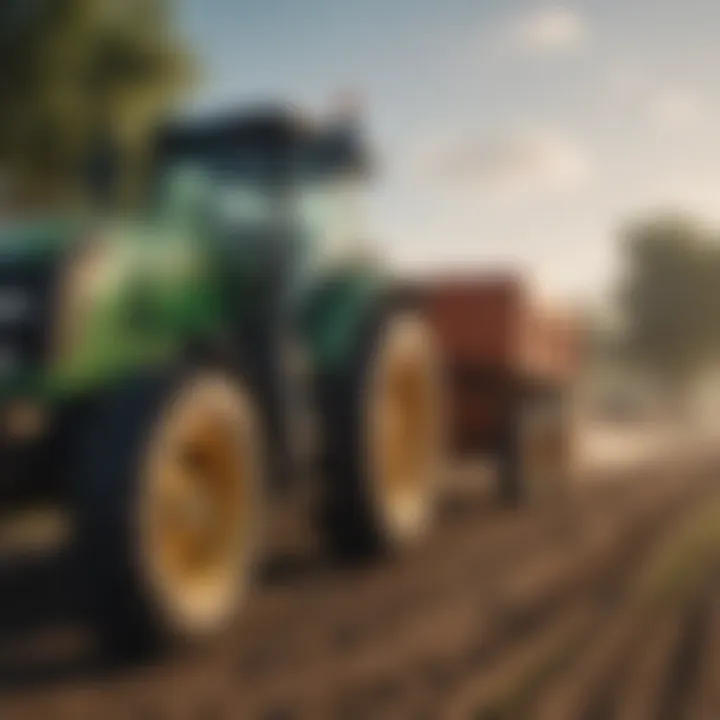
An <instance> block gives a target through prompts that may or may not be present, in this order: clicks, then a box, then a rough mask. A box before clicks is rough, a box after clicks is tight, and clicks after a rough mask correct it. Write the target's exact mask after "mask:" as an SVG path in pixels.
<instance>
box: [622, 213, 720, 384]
mask: <svg viewBox="0 0 720 720" xmlns="http://www.w3.org/2000/svg"><path fill="white" fill-rule="evenodd" d="M623 250H624V269H625V275H624V279H623V282H622V285H621V289H620V308H621V317H622V318H623V320H624V329H623V336H622V346H623V350H624V351H625V353H626V355H627V357H629V358H630V359H631V360H632V361H633V362H634V363H636V364H637V365H639V366H640V367H642V368H643V369H645V370H647V371H650V372H651V373H653V374H654V375H655V376H656V377H657V378H658V379H660V380H662V381H663V382H666V383H671V384H674V385H676V386H677V385H678V384H683V383H685V382H687V381H689V380H691V379H692V378H693V377H694V376H695V375H696V374H697V373H699V372H701V371H703V370H704V369H706V368H707V367H708V366H710V365H714V364H716V363H717V362H718V360H720V245H719V244H718V243H717V242H716V239H715V238H714V237H713V235H712V234H711V233H710V232H709V231H708V230H706V229H705V228H703V227H702V226H701V225H699V224H698V223H696V222H694V221H692V220H691V219H689V218H685V217H682V216H679V215H661V216H658V217H655V218H650V219H646V220H643V221H640V222H636V223H633V224H632V225H631V226H630V227H629V228H628V229H627V231H626V232H625V233H624V236H623Z"/></svg>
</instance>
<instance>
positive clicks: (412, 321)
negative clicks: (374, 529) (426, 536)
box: [368, 314, 443, 539]
mask: <svg viewBox="0 0 720 720" xmlns="http://www.w3.org/2000/svg"><path fill="white" fill-rule="evenodd" d="M369 407H370V412H369V416H368V423H369V438H370V447H369V462H370V467H371V480H372V485H373V492H374V495H375V498H376V500H377V502H378V505H379V506H380V509H381V511H382V513H383V515H384V519H385V521H386V525H387V527H388V530H389V531H390V532H391V533H392V534H394V535H395V536H397V537H398V538H400V539H406V538H409V537H411V536H414V535H417V534H418V533H419V532H420V531H421V530H422V529H424V526H425V525H426V522H427V520H428V515H429V511H430V509H431V505H432V499H433V495H434V486H435V483H436V480H437V476H438V473H439V472H440V467H439V460H440V458H441V455H442V445H443V442H442V440H443V433H442V425H443V423H442V415H443V413H442V405H441V388H440V374H439V367H438V362H437V354H436V350H435V346H434V342H433V338H432V335H431V333H430V332H429V329H428V328H427V326H426V325H425V323H424V322H423V321H422V319H421V318H419V317H417V316H415V315H410V314H407V315H399V316H398V317H397V318H395V319H393V320H392V321H391V323H390V324H389V325H388V327H387V330H386V333H385V336H384V338H383V342H382V343H381V345H380V352H379V355H378V357H377V358H376V366H375V372H374V376H373V378H372V383H371V389H370V397H369Z"/></svg>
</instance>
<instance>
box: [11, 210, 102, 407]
mask: <svg viewBox="0 0 720 720" xmlns="http://www.w3.org/2000/svg"><path fill="white" fill-rule="evenodd" d="M87 231H88V226H87V223H80V222H75V221H72V222H71V221H55V222H53V221H47V220H46V221H33V222H24V223H13V224H6V225H4V226H2V225H0V396H2V395H5V394H6V393H7V391H8V389H10V390H12V389H13V388H15V389H18V390H20V389H21V385H22V384H23V382H24V379H25V378H28V377H30V376H31V375H34V374H35V373H37V372H38V371H39V370H40V369H41V368H42V366H43V364H44V361H45V359H46V357H47V352H48V342H49V339H50V332H49V331H50V328H49V327H48V326H49V324H51V323H52V317H53V312H52V305H53V288H54V286H55V283H56V278H57V274H58V271H59V268H60V264H61V258H62V257H63V256H64V255H65V253H66V251H67V250H68V249H69V247H70V246H71V245H72V244H73V243H74V242H76V241H77V240H78V239H79V238H81V237H83V235H84V234H86V233H87ZM0 399H1V398H0Z"/></svg>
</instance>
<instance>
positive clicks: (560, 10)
mask: <svg viewBox="0 0 720 720" xmlns="http://www.w3.org/2000/svg"><path fill="white" fill-rule="evenodd" d="M588 34H589V28H588V24H587V21H586V19H585V18H584V17H583V16H582V15H580V14H579V13H578V12H577V11H576V10H574V9H572V8H570V7H562V6H548V7H541V8H538V9H535V10H533V11H531V12H529V13H528V14H526V15H523V16H520V17H518V18H516V19H515V20H514V21H513V22H511V23H510V25H509V26H508V27H507V29H506V31H505V33H504V37H503V42H502V44H503V45H504V46H505V47H507V48H509V49H510V50H513V51H519V52H527V53H547V54H550V53H560V52H567V51H570V50H577V49H578V48H580V47H582V46H583V45H584V43H585V41H586V40H587V38H588Z"/></svg>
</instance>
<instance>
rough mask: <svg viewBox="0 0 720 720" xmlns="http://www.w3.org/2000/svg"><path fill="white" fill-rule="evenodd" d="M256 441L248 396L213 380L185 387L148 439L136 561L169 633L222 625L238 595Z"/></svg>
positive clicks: (248, 545) (252, 512)
mask: <svg viewBox="0 0 720 720" xmlns="http://www.w3.org/2000/svg"><path fill="white" fill-rule="evenodd" d="M258 440H259V438H258V437H257V427H256V417H255V413H254V409H253V406H252V404H251V402H250V399H249V398H248V396H247V393H245V392H244V391H243V390H242V389H240V388H239V387H238V386H237V385H236V384H235V383H234V382H232V381H231V380H230V379H229V378H226V377H224V376H222V375H219V374H218V375H213V374H208V375H204V376H201V377H198V378H195V379H193V380H192V381H191V382H190V383H188V384H187V385H186V386H185V387H183V388H182V389H181V390H180V392H179V393H178V394H177V396H176V397H175V398H174V399H173V401H172V402H171V403H170V405H169V406H168V408H167V410H166V412H165V413H164V414H163V416H162V418H161V420H160V422H159V423H158V426H157V427H156V429H155V433H154V435H153V437H152V438H151V442H150V446H149V451H148V455H147V464H146V483H145V487H146V492H145V493H144V494H143V496H142V497H141V505H142V506H141V511H140V512H141V518H142V536H141V542H140V553H141V556H142V557H141V559H142V562H143V564H144V565H145V567H146V569H147V571H148V573H149V576H150V578H151V582H152V585H153V588H154V590H155V593H156V596H157V598H158V600H159V602H160V603H161V605H162V607H163V609H164V611H165V612H166V613H168V614H169V615H170V616H171V617H172V618H173V622H174V624H176V625H181V626H183V627H184V628H190V629H200V630H202V629H206V628H208V627H211V626H214V625H217V624H218V623H219V622H221V621H223V620H226V619H229V617H230V616H231V615H232V614H233V612H234V609H235V608H236V606H237V604H238V602H239V599H240V595H241V594H242V593H243V591H244V589H245V588H244V582H245V579H246V577H247V569H248V565H249V563H250V561H251V559H252V557H253V555H254V544H255V537H256V531H257V527H256V525H257V523H256V521H257V517H256V515H257V507H256V503H257V491H258V478H259V463H260V453H259V447H258Z"/></svg>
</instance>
